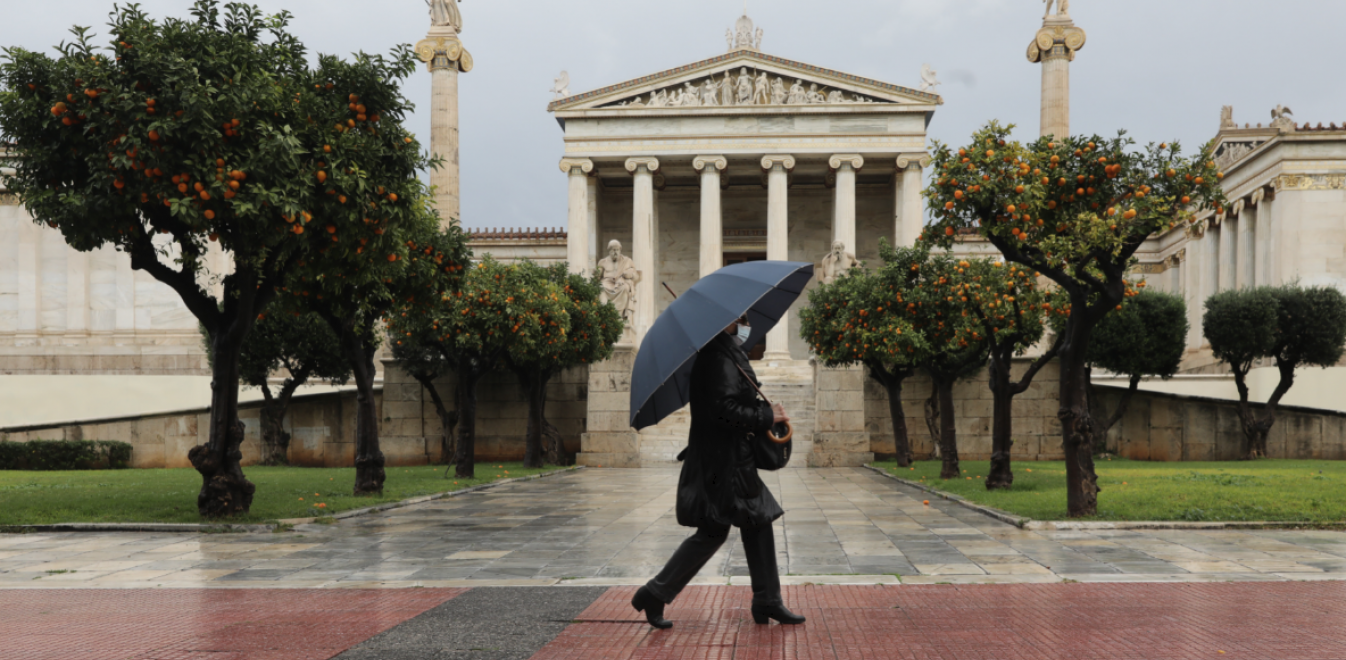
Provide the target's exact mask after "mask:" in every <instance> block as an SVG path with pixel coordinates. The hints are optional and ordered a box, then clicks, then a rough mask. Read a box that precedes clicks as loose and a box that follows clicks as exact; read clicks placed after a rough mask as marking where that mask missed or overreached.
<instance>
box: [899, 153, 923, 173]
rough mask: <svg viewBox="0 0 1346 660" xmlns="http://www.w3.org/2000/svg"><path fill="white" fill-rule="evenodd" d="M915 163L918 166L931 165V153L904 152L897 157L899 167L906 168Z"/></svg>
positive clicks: (900, 168)
mask: <svg viewBox="0 0 1346 660" xmlns="http://www.w3.org/2000/svg"><path fill="white" fill-rule="evenodd" d="M912 165H915V166H916V167H918V168H921V169H925V168H927V167H929V166H930V155H929V154H902V155H901V156H898V157H897V169H899V170H905V169H907V168H908V167H911V166H912Z"/></svg>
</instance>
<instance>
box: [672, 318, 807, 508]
mask: <svg viewBox="0 0 1346 660" xmlns="http://www.w3.org/2000/svg"><path fill="white" fill-rule="evenodd" d="M735 366H737V367H741V368H742V369H743V371H745V372H747V374H748V375H749V377H751V378H752V379H753V382H756V381H757V376H756V375H755V374H754V373H753V370H752V365H751V364H749V363H748V356H747V355H744V353H743V351H742V350H741V349H739V347H738V346H737V345H736V344H735V342H734V340H733V338H732V337H730V336H729V335H726V334H724V333H720V334H718V335H716V336H715V339H712V340H711V341H710V343H709V344H706V347H705V348H703V349H701V352H700V354H698V355H697V357H696V362H695V363H694V364H693V365H692V382H691V395H692V396H691V399H692V400H691V406H692V430H691V434H690V436H689V437H688V439H687V451H686V453H685V454H684V462H683V464H682V475H681V476H680V477H679V478H678V507H677V511H678V524H680V525H684V526H687V527H700V526H702V525H705V524H715V525H733V526H735V527H760V526H763V525H769V524H771V522H772V521H773V520H775V519H777V518H779V517H781V516H782V515H784V514H785V511H783V510H782V509H781V508H780V504H777V503H776V498H774V497H772V496H771V491H768V490H767V488H766V485H765V484H763V483H762V479H761V477H759V476H757V468H756V467H755V465H754V464H753V458H752V451H751V445H750V444H749V442H751V441H753V440H754V439H756V440H757V441H759V442H760V438H761V437H762V434H764V433H766V432H767V431H768V430H770V428H771V422H772V413H771V405H770V404H768V403H767V402H765V401H762V400H761V399H759V398H758V397H757V393H756V392H755V391H754V390H753V388H752V387H751V386H750V385H749V384H748V382H747V381H746V380H745V379H744V378H743V374H740V373H739V371H738V369H736V368H735Z"/></svg>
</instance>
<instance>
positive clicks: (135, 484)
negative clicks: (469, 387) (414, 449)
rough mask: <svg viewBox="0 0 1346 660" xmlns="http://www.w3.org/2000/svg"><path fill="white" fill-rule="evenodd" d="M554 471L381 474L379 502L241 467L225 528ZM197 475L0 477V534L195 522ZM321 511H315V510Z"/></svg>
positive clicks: (326, 477) (304, 471)
mask: <svg viewBox="0 0 1346 660" xmlns="http://www.w3.org/2000/svg"><path fill="white" fill-rule="evenodd" d="M554 469H556V468H551V467H549V468H546V469H524V468H523V466H522V464H520V463H478V464H477V470H476V472H477V478H475V479H455V478H453V477H452V474H453V473H452V470H450V472H449V474H450V478H448V479H445V478H444V466H438V467H436V466H419V467H405V468H403V467H398V468H387V474H388V479H387V481H386V482H385V483H384V486H383V495H382V496H381V497H355V496H353V495H351V489H352V488H353V487H354V484H355V468H300V467H247V468H243V473H244V474H246V475H247V477H248V479H249V480H250V481H252V483H254V484H256V485H257V493H256V495H254V496H253V500H252V511H251V513H249V514H248V515H247V516H242V517H238V518H232V519H230V520H229V522H242V523H250V522H251V523H256V522H265V521H272V520H277V519H280V518H308V517H312V516H322V515H330V514H333V513H340V512H342V511H349V510H351V509H359V508H362V507H367V506H373V505H375V504H382V503H384V502H396V501H398V500H404V499H407V498H409V497H417V496H420V495H430V494H433V493H442V492H445V491H451V490H460V489H463V488H467V487H469V486H475V485H478V484H483V483H490V482H492V481H499V480H501V479H508V478H511V477H524V476H528V475H531V474H537V473H539V472H546V471H548V470H554ZM200 489H201V475H200V474H198V473H197V472H196V470H193V469H190V468H188V469H180V470H165V469H149V470H72V471H62V472H28V471H15V470H0V526H3V525H41V524H50V523H65V522H178V523H199V522H203V520H202V518H201V516H200V515H199V514H197V512H196V494H197V492H198V491H199V490H200ZM324 504H325V505H326V506H323V507H320V506H318V505H324Z"/></svg>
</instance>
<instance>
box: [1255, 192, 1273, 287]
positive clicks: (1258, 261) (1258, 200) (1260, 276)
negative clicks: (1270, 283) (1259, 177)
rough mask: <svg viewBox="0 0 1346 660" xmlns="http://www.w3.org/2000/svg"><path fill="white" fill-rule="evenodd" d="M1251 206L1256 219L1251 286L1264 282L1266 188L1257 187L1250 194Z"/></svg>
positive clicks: (1267, 219)
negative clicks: (1254, 211)
mask: <svg viewBox="0 0 1346 660" xmlns="http://www.w3.org/2000/svg"><path fill="white" fill-rule="evenodd" d="M1251 201H1252V203H1253V208H1255V209H1257V211H1256V213H1257V216H1256V219H1255V220H1254V221H1253V226H1252V255H1253V263H1252V280H1251V283H1252V285H1253V286H1262V285H1263V284H1265V283H1266V281H1267V279H1266V273H1267V257H1266V242H1267V238H1268V237H1269V232H1267V224H1268V223H1269V222H1270V220H1271V214H1270V213H1269V211H1270V210H1271V208H1270V206H1269V205H1268V204H1267V203H1266V190H1264V189H1261V188H1259V189H1258V190H1257V191H1256V192H1254V193H1253V195H1252V200H1251Z"/></svg>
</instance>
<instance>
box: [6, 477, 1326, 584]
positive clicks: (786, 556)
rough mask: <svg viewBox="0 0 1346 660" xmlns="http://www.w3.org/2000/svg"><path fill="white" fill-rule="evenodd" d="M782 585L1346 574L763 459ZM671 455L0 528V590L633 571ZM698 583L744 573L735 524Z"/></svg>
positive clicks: (1203, 535)
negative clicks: (132, 517) (433, 497)
mask: <svg viewBox="0 0 1346 660" xmlns="http://www.w3.org/2000/svg"><path fill="white" fill-rule="evenodd" d="M763 476H764V479H765V480H766V482H767V484H768V486H769V487H770V488H771V490H772V491H773V492H774V493H776V495H777V498H778V499H779V500H780V502H781V504H782V505H783V506H784V508H785V510H786V515H785V517H784V518H783V519H782V520H780V521H777V523H776V526H775V535H776V552H777V561H778V563H779V565H780V570H781V573H782V575H783V576H784V579H783V581H784V582H785V583H787V584H808V583H815V584H854V583H862V584H863V583H868V584H875V583H886V584H892V583H896V582H898V581H901V582H902V583H908V584H934V583H943V582H948V583H1015V582H1021V583H1041V582H1060V581H1063V580H1074V581H1079V582H1147V581H1148V582H1182V581H1188V582H1207V581H1251V580H1333V579H1341V580H1346V533H1342V532H1335V531H1298V530H1261V531H1245V530H1236V531H1218V530H1217V531H1204V530H1203V531H1176V530H1153V531H1151V530H1147V531H1125V530H1104V531H1027V530H1021V529H1018V528H1016V527H1013V526H1010V525H1006V524H1004V523H1001V522H998V521H996V520H993V519H991V518H988V517H986V516H983V515H981V514H978V513H976V512H973V511H970V510H968V509H965V508H962V507H959V506H957V505H955V504H953V503H950V502H944V501H932V502H931V504H930V505H929V506H926V505H924V504H922V500H924V499H927V498H928V497H929V496H928V495H927V494H924V493H921V492H918V491H915V490H911V489H908V488H907V487H905V486H902V485H900V484H897V483H895V482H893V481H891V480H888V479H885V478H883V477H881V476H879V475H877V474H874V473H873V472H870V471H868V470H864V469H852V468H836V469H811V470H784V471H781V472H778V473H763ZM676 484H677V471H676V470H675V469H645V470H612V469H605V470H599V469H592V470H582V471H578V472H571V473H566V474H562V475H557V476H554V477H549V478H546V479H538V480H533V481H526V482H518V483H512V484H507V485H503V486H501V487H499V488H495V489H489V490H485V491H481V492H479V493H473V494H469V495H465V496H461V497H456V498H450V499H446V500H439V501H435V502H429V503H425V504H420V505H415V506H411V507H406V508H403V509H397V510H393V511H389V512H385V513H383V514H378V515H373V516H365V517H359V518H352V519H348V520H344V521H340V522H337V523H335V524H332V525H303V526H300V527H297V528H295V529H294V530H293V531H291V532H284V533H276V534H166V533H165V534H160V533H91V532H71V533H51V534H8V535H0V588H24V589H32V588H100V587H101V588H147V587H165V588H169V587H218V588H237V587H277V588H310V587H325V588H370V587H414V586H421V587H459V586H467V587H470V586H504V585H517V586H526V585H551V584H559V585H614V584H638V583H640V582H642V581H643V580H644V579H648V578H649V577H650V576H653V575H654V574H655V573H657V572H658V570H659V568H660V567H661V566H662V564H663V562H664V561H665V560H666V559H667V558H668V556H669V555H671V554H672V552H673V550H674V549H675V548H676V547H677V546H678V544H679V543H680V542H681V541H682V540H683V539H684V538H685V537H686V536H688V535H689V534H690V533H691V530H689V529H686V528H683V527H680V526H678V524H677V521H676V520H675V517H674V512H673V506H674V489H675V487H676ZM731 540H732V541H734V542H732V543H728V544H726V546H725V547H724V548H723V549H721V551H720V552H719V553H717V554H716V555H715V557H714V558H713V559H712V560H711V562H710V564H708V565H707V566H706V568H705V569H704V570H703V571H702V573H701V574H700V575H699V576H698V578H697V580H696V582H695V584H704V585H725V584H746V580H747V577H746V576H747V575H748V569H747V562H746V560H745V558H744V556H743V552H742V548H741V547H740V546H739V545H738V544H737V543H736V541H737V538H736V537H731Z"/></svg>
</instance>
